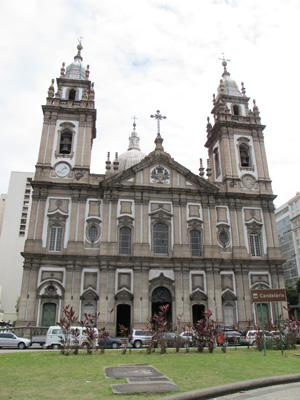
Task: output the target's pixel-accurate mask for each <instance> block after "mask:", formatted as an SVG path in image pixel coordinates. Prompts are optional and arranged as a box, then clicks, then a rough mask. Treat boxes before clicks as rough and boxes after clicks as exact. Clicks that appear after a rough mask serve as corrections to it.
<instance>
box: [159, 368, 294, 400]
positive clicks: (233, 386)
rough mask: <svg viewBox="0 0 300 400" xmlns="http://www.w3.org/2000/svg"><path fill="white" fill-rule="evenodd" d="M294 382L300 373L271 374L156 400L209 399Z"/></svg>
mask: <svg viewBox="0 0 300 400" xmlns="http://www.w3.org/2000/svg"><path fill="white" fill-rule="evenodd" d="M293 382H300V374H293V375H280V376H271V377H269V378H260V379H253V380H251V381H242V382H235V383H228V384H226V385H221V386H212V387H210V388H205V389H199V390H193V391H191V392H185V393H179V394H174V395H171V396H166V397H160V398H158V399H156V400H201V399H202V400H207V399H213V398H216V397H218V396H225V395H227V394H232V393H237V392H240V391H243V390H253V389H258V388H262V387H266V386H274V385H283V384H285V383H293Z"/></svg>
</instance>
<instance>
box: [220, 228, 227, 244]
mask: <svg viewBox="0 0 300 400" xmlns="http://www.w3.org/2000/svg"><path fill="white" fill-rule="evenodd" d="M219 242H220V243H221V245H222V246H223V247H226V246H227V245H228V243H229V235H228V233H227V232H226V231H224V230H221V232H220V233H219Z"/></svg>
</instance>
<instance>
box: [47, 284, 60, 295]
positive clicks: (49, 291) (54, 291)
mask: <svg viewBox="0 0 300 400" xmlns="http://www.w3.org/2000/svg"><path fill="white" fill-rule="evenodd" d="M45 294H47V295H48V296H50V297H53V296H57V289H56V287H55V286H54V285H53V284H52V283H50V285H48V286H47V287H46V289H45Z"/></svg>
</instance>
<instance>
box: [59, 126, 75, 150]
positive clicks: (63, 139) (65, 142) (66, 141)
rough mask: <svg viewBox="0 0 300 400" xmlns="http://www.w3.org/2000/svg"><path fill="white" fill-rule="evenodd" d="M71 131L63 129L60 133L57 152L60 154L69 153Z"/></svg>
mask: <svg viewBox="0 0 300 400" xmlns="http://www.w3.org/2000/svg"><path fill="white" fill-rule="evenodd" d="M72 136H73V135H72V132H71V131H69V129H65V130H64V131H62V132H61V135H60V144H59V152H60V154H70V153H71V149H72Z"/></svg>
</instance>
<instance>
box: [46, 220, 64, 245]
mask: <svg viewBox="0 0 300 400" xmlns="http://www.w3.org/2000/svg"><path fill="white" fill-rule="evenodd" d="M62 233H63V228H62V227H61V226H60V225H53V226H51V228H50V240H49V251H61V244H62Z"/></svg>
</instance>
